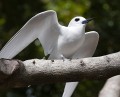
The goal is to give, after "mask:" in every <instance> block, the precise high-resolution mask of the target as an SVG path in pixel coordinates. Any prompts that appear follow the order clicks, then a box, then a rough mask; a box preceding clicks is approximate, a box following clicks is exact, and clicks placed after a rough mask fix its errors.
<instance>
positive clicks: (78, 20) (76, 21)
mask: <svg viewBox="0 0 120 97" xmlns="http://www.w3.org/2000/svg"><path fill="white" fill-rule="evenodd" d="M91 20H93V18H89V19H85V18H84V17H80V16H77V17H74V18H73V19H72V20H71V21H70V23H69V25H68V26H84V25H86V24H87V23H88V22H89V21H91Z"/></svg>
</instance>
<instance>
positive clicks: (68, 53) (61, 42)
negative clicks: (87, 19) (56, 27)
mask: <svg viewBox="0 0 120 97" xmlns="http://www.w3.org/2000/svg"><path fill="white" fill-rule="evenodd" d="M62 30H64V31H61V32H64V33H61V34H60V35H59V37H58V43H57V49H58V51H59V52H60V54H61V55H63V56H64V57H65V58H72V55H73V54H74V53H75V52H76V51H77V50H78V49H79V47H80V46H81V45H82V43H83V41H84V39H85V31H81V28H80V27H64V28H63V29H62Z"/></svg>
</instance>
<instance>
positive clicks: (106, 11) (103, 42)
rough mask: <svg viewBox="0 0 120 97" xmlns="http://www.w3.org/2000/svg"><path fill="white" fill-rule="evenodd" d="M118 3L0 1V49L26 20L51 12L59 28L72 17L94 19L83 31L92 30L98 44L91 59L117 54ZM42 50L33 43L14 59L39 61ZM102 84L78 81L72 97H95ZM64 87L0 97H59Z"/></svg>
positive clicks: (44, 86) (106, 0)
mask: <svg viewBox="0 0 120 97" xmlns="http://www.w3.org/2000/svg"><path fill="white" fill-rule="evenodd" d="M119 3H120V1H119V0H112V1H110V0H0V49H1V48H2V47H3V46H4V45H5V43H6V42H7V41H8V40H9V39H10V38H11V37H12V36H13V35H14V34H15V33H16V32H17V31H18V30H19V29H20V28H21V27H22V26H23V25H24V24H25V23H26V22H27V20H29V19H30V18H31V17H32V16H34V15H35V14H37V13H40V12H41V11H45V10H50V9H51V10H55V11H56V12H57V14H58V19H59V22H60V24H62V25H65V26H67V24H68V23H69V21H70V20H71V19H72V18H73V17H74V16H84V17H85V18H90V17H95V19H94V21H93V22H91V23H89V24H88V25H87V28H86V31H90V30H95V31H97V32H98V33H99V34H100V41H99V44H98V47H97V50H96V53H95V54H94V56H101V55H105V54H109V53H114V52H117V51H119V50H120V45H119V44H120V5H119ZM43 56H44V54H43V49H42V47H41V46H40V43H39V41H38V40H36V41H34V42H33V43H32V44H31V45H29V46H28V47H27V48H26V49H24V50H23V51H22V52H21V53H20V54H19V55H17V56H16V57H15V58H18V59H20V60H26V59H31V58H42V57H43ZM104 82H105V80H103V81H99V80H97V81H95V80H81V82H80V84H79V85H78V87H77V89H76V91H75V92H74V94H73V96H72V97H97V96H98V93H99V91H100V89H101V88H102V86H103V85H104ZM63 88H64V83H53V84H44V83H43V84H40V85H37V86H31V87H25V88H18V89H4V90H3V89H2V90H0V97H61V96H62V92H63Z"/></svg>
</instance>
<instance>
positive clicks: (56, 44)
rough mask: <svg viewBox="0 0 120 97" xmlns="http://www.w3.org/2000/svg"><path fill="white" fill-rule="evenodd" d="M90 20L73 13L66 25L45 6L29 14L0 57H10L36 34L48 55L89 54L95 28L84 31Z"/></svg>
mask: <svg viewBox="0 0 120 97" xmlns="http://www.w3.org/2000/svg"><path fill="white" fill-rule="evenodd" d="M90 20H92V18H90V19H85V18H84V17H81V16H77V17H74V18H73V19H72V20H71V21H70V23H69V25H68V26H67V27H65V26H62V25H60V24H59V23H58V19H57V15H56V12H55V11H53V10H48V11H44V12H41V13H39V14H37V15H35V16H33V17H32V18H31V19H30V20H29V21H28V22H27V23H26V24H25V25H24V26H23V27H22V28H21V29H20V30H19V31H18V32H17V33H16V34H15V35H14V36H13V37H12V38H11V39H10V41H8V43H7V44H6V45H5V46H4V47H3V48H2V50H1V51H0V58H9V59H11V58H13V57H14V56H16V55H17V54H18V53H19V52H21V51H22V50H23V49H24V48H25V47H27V46H28V45H29V44H30V43H31V42H33V41H34V40H35V39H36V38H38V39H39V40H40V42H41V44H42V47H43V49H44V53H45V55H48V54H50V56H49V59H64V58H67V59H78V58H84V57H91V56H92V55H93V54H94V52H95V49H96V47H97V44H98V40H99V34H98V33H97V32H96V31H90V32H85V27H86V24H87V23H88V22H89V21H90ZM77 84H78V82H67V83H66V86H65V89H64V93H63V96H62V97H71V95H72V93H73V91H74V89H75V88H76V86H77Z"/></svg>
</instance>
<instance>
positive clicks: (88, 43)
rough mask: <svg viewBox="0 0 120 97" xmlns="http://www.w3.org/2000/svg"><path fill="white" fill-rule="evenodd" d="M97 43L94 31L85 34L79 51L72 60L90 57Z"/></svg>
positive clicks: (97, 39) (97, 38) (96, 34)
mask: <svg viewBox="0 0 120 97" xmlns="http://www.w3.org/2000/svg"><path fill="white" fill-rule="evenodd" d="M98 41H99V34H98V33H97V32H96V31H90V32H87V33H85V41H84V43H83V45H82V46H81V47H80V48H79V50H78V51H77V52H76V53H75V54H74V56H73V59H77V58H85V57H92V56H93V54H94V52H95V50H96V47H97V44H98Z"/></svg>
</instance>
